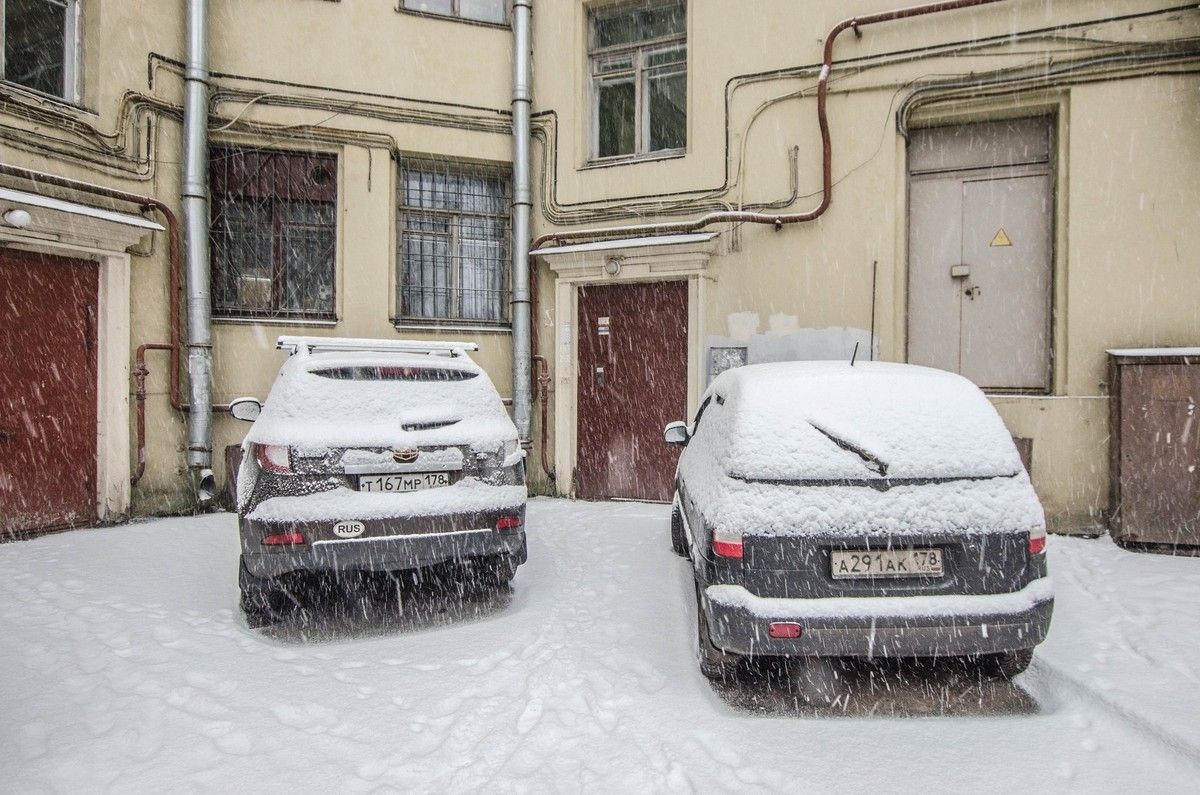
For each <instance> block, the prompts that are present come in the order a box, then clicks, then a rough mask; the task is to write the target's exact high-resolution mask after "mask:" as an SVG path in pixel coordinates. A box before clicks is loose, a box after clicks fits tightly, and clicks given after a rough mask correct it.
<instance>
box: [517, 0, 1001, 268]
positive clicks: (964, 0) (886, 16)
mask: <svg viewBox="0 0 1200 795" xmlns="http://www.w3.org/2000/svg"><path fill="white" fill-rule="evenodd" d="M1002 1H1003V0H944V2H939V3H927V4H925V5H919V6H911V7H908V8H901V9H895V10H892V11H882V12H880V13H877V14H866V15H864V16H860V17H850V18H849V19H844V20H842V21H841V22H839V23H838V24H836V25H834V26H833V27H832V28H831V29H830V30H829V33H828V34H826V36H825V47H824V52H823V58H822V63H821V73H820V76H819V77H818V78H817V124H818V126H819V127H820V130H821V200H820V201H819V202H817V205H816V206H815V207H813V208H812V209H811V210H806V211H804V212H798V213H761V212H748V211H745V210H716V211H714V212H711V213H707V214H705V215H702V216H700V217H699V218H694V219H692V220H690V221H670V222H662V223H650V224H628V225H625V226H608V227H599V228H593V229H569V230H565V231H560V232H551V233H548V234H545V235H539V236H538V237H537V238H535V239H534V241H533V243H531V244H530V246H529V248H530V250H531V251H536V250H537V249H538V248H539V247H540V246H542V245H544V244H545V243H549V242H551V241H554V242H556V243H562V242H563V241H567V240H581V239H597V238H600V239H604V238H610V237H647V236H655V235H667V234H686V233H688V232H697V231H699V230H701V229H704V228H706V227H709V226H712V225H713V224H720V223H751V224H772V225H774V226H775V228H777V229H778V228H779V227H782V226H783V225H784V224H796V223H804V222H806V221H813V220H816V219H817V218H819V217H821V215H823V214H824V213H825V211H826V210H827V209H829V205H830V202H831V201H832V200H833V145H832V142H831V140H830V135H829V115H828V102H829V76H830V75H831V74H832V72H833V45H834V43H835V42H836V41H837V39H838V37H839V36H840V35H842V33H844V32H846V31H847V30H851V29H853V30H854V32H855V33H856V34H858V35H861V30H860V29H861V28H863V27H865V26H867V25H874V24H877V23H880V22H892V21H896V20H900V19H908V18H910V17H916V16H923V15H925V14H937V13H940V12H943V11H954V10H958V9H962V8H971V7H974V6H982V5H990V4H992V3H999V2H1002Z"/></svg>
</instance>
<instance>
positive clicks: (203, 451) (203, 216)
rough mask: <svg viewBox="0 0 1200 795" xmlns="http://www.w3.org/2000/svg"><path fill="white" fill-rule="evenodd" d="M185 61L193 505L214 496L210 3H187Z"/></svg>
mask: <svg viewBox="0 0 1200 795" xmlns="http://www.w3.org/2000/svg"><path fill="white" fill-rule="evenodd" d="M186 3H187V31H186V36H187V56H186V59H185V61H184V74H183V81H184V82H183V179H182V186H181V190H180V200H181V203H182V205H183V225H184V237H183V242H184V258H185V261H186V269H187V328H188V360H187V367H188V383H189V385H190V398H191V399H190V400H189V403H190V404H191V408H192V410H191V411H190V412H189V413H188V423H187V426H188V449H187V462H188V468H189V469H190V470H191V473H192V482H193V487H194V488H195V494H196V501H197V502H198V503H199V505H200V506H201V507H207V506H208V504H209V503H211V502H212V499H213V496H214V495H215V494H216V478H215V477H214V475H213V471H212V299H211V294H210V290H211V285H210V281H211V277H210V268H209V251H208V234H209V203H208V78H209V75H208V0H186Z"/></svg>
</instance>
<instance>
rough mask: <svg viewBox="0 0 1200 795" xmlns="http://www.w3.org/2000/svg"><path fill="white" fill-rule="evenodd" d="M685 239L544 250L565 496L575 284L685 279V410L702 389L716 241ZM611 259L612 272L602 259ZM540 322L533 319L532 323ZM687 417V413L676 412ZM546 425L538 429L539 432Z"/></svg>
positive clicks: (570, 467) (573, 411)
mask: <svg viewBox="0 0 1200 795" xmlns="http://www.w3.org/2000/svg"><path fill="white" fill-rule="evenodd" d="M689 237H690V238H692V239H690V240H688V241H686V242H680V243H674V244H669V245H655V246H646V245H638V242H643V243H644V241H628V243H630V244H632V245H625V246H622V245H620V241H614V245H612V246H607V247H605V248H603V249H599V250H597V249H591V250H583V251H580V250H577V249H576V247H564V249H563V251H562V252H561V253H560V252H555V251H553V250H546V251H542V252H539V253H538V254H537V256H539V257H541V258H544V259H545V260H546V262H547V263H549V266H550V268H551V270H552V271H553V272H554V276H555V279H554V317H553V321H552V322H553V326H554V329H553V340H554V354H553V357H547V358H553V362H554V364H553V367H554V470H555V478H554V489H555V492H556V493H558V494H560V495H564V496H574V495H575V465H576V461H577V459H578V452H579V446H578V445H579V442H578V438H577V433H576V430H577V428H578V401H579V381H578V379H579V334H578V329H579V288H580V287H581V286H585V285H589V284H629V283H633V282H665V281H686V282H687V291H688V298H687V352H688V353H687V356H688V363H687V415H688V417H690V416H691V415H692V414H694V413H695V411H696V406H697V405H699V401H700V396H701V395H702V394H703V392H704V377H705V367H704V348H703V341H704V311H703V309H704V306H705V299H706V296H707V290H708V286H707V285H708V281H709V280H710V279H711V278H712V277H711V276H708V275H707V270H708V264H709V260H710V259H711V257H712V254H713V252H714V251H715V249H716V246H717V237H718V236H717V234H716V233H711V234H704V235H692V236H689ZM614 259H615V260H616V262H617V263H618V265H619V270H618V273H617V274H616V275H609V274H608V273H607V272H606V271H605V264H606V263H608V262H609V261H611V260H614ZM542 324H543V321H542V319H541V318H538V321H537V325H538V326H539V327H540V326H541V325H542ZM679 419H681V420H686V419H687V417H680V418H679ZM546 431H547V429H545V428H543V429H542V433H546Z"/></svg>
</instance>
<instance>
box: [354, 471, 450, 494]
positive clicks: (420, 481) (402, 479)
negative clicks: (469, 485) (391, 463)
mask: <svg viewBox="0 0 1200 795" xmlns="http://www.w3.org/2000/svg"><path fill="white" fill-rule="evenodd" d="M449 485H450V473H449V472H413V473H411V474H408V473H406V474H403V475H359V476H358V490H359V491H388V492H400V491H421V490H422V489H434V488H437V487H438V486H449Z"/></svg>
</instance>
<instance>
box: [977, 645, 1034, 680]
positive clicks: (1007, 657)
mask: <svg viewBox="0 0 1200 795" xmlns="http://www.w3.org/2000/svg"><path fill="white" fill-rule="evenodd" d="M979 662H980V668H981V669H982V670H983V672H984V673H985V674H987V675H988V676H993V677H996V678H999V679H1012V678H1013V677H1014V676H1016V675H1017V674H1019V673H1023V672H1024V671H1025V669H1026V668H1028V667H1029V664H1030V663H1031V662H1033V649H1017V650H1015V651H1006V652H1001V653H1000V654H987V655H984V656H982V657H981V658H980V660H979Z"/></svg>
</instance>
